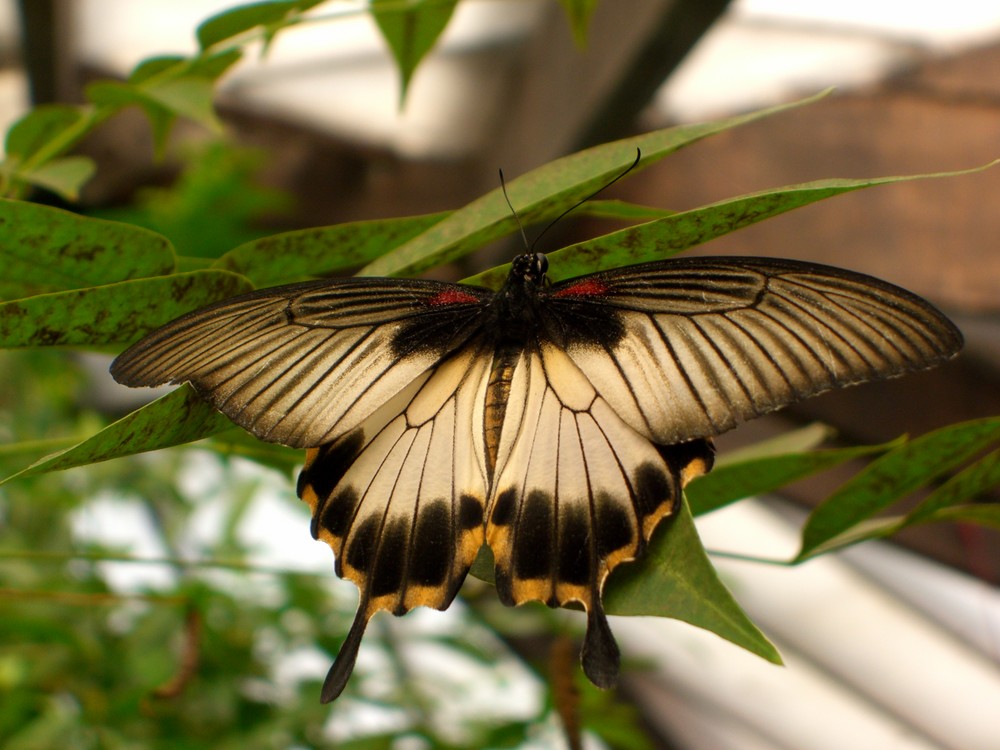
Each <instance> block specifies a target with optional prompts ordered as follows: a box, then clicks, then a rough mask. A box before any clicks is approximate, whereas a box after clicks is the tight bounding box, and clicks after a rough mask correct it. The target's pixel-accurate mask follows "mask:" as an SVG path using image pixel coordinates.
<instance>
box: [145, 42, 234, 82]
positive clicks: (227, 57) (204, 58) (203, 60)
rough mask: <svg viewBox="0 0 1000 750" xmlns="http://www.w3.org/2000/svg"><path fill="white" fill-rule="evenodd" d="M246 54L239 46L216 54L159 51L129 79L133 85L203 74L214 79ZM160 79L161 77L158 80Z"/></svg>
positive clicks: (201, 75)
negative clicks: (156, 55)
mask: <svg viewBox="0 0 1000 750" xmlns="http://www.w3.org/2000/svg"><path fill="white" fill-rule="evenodd" d="M242 57H243V54H242V52H240V50H238V49H230V50H223V51H222V52H218V53H215V54H202V55H198V56H197V57H193V58H192V57H184V56H182V55H160V56H158V57H149V58H146V59H145V60H143V61H142V62H140V63H139V64H138V65H136V66H135V68H133V70H132V72H131V73H130V74H129V77H128V82H129V83H130V84H132V85H133V86H139V87H142V86H148V85H154V86H155V85H157V83H164V82H166V81H172V80H177V79H180V78H202V79H208V80H210V81H214V80H215V79H216V78H218V77H219V76H221V75H222V74H223V73H225V72H226V71H227V70H229V68H230V67H232V66H233V65H235V64H236V63H237V62H239V61H240V59H241V58H242ZM157 79H162V80H160V81H157Z"/></svg>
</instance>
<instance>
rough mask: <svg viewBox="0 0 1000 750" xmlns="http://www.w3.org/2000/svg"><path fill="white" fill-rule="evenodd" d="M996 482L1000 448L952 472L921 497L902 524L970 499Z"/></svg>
mask: <svg viewBox="0 0 1000 750" xmlns="http://www.w3.org/2000/svg"><path fill="white" fill-rule="evenodd" d="M998 484H1000V450H995V451H993V452H992V453H989V454H987V455H986V456H984V457H983V458H981V459H979V460H978V461H976V462H975V463H974V464H972V465H971V466H969V467H967V468H965V469H963V470H962V471H960V472H958V473H957V474H955V475H954V476H953V477H951V478H950V479H948V481H946V482H945V483H944V484H942V485H941V486H940V487H938V488H937V489H935V490H934V491H933V492H932V493H931V494H930V495H928V496H927V497H925V498H924V499H923V500H922V501H921V503H920V504H919V505H918V506H917V507H916V508H914V509H913V510H912V511H911V512H910V513H909V514H908V515H907V516H906V519H905V522H906V525H907V526H910V525H912V524H916V523H920V522H922V521H925V520H932V519H933V518H935V517H936V514H937V513H938V512H939V511H941V510H942V509H944V508H947V507H949V506H952V505H958V504H960V503H964V502H968V501H970V500H974V499H975V498H976V497H977V496H979V495H981V494H983V493H984V492H986V491H987V490H991V489H993V488H994V487H996V486H997V485H998Z"/></svg>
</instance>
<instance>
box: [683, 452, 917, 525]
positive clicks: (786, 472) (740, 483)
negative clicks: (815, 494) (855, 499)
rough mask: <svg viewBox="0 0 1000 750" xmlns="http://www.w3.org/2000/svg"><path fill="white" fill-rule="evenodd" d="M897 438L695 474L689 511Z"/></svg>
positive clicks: (774, 485) (769, 488)
mask: <svg viewBox="0 0 1000 750" xmlns="http://www.w3.org/2000/svg"><path fill="white" fill-rule="evenodd" d="M898 445H899V441H896V442H893V443H886V444H885V445H866V446H860V447H852V448H839V449H835V450H825V451H815V452H812V453H793V454H789V455H784V456H767V457H764V458H758V459H754V460H750V461H743V462H740V463H735V464H729V465H726V466H720V467H719V468H717V469H715V470H714V471H712V472H711V473H709V474H706V475H704V476H701V477H698V478H697V479H696V480H694V481H693V482H691V485H690V486H689V487H688V488H687V496H688V500H689V501H690V503H691V511H692V512H693V513H694V514H695V515H701V514H703V513H708V512H710V511H713V510H718V509H719V508H722V507H724V506H726V505H729V504H730V503H733V502H736V501H737V500H742V499H743V498H745V497H750V496H752V495H760V494H764V493H766V492H773V491H774V490H776V489H778V488H779V487H784V486H785V485H787V484H791V483H792V482H795V481H798V480H799V479H804V478H805V477H809V476H812V475H813V474H819V473H820V472H823V471H826V470H827V469H832V468H833V467H834V466H839V465H840V464H842V463H844V462H845V461H850V460H851V459H854V458H861V457H863V456H870V455H872V454H875V453H883V452H885V451H887V450H889V449H891V448H892V447H894V446H898Z"/></svg>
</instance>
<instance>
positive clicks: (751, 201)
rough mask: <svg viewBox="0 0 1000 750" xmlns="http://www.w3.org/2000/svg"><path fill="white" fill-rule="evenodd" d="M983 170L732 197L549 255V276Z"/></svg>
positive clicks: (651, 255) (674, 249)
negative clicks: (860, 194) (857, 196)
mask: <svg viewBox="0 0 1000 750" xmlns="http://www.w3.org/2000/svg"><path fill="white" fill-rule="evenodd" d="M984 168H985V167H977V168H974V169H971V170H962V171H958V172H939V173H934V174H918V175H905V176H898V177H879V178H876V179H863V180H850V179H830V180H818V181H815V182H807V183H803V184H800V185H789V186H787V187H780V188H775V189H771V190H765V191H761V192H758V193H752V194H750V195H744V196H740V197H737V198H730V199H727V200H724V201H720V202H718V203H713V204H711V205H708V206H703V207H700V208H695V209H692V210H690V211H684V212H682V213H677V214H674V215H672V216H667V217H666V218H663V219H658V220H656V221H651V222H647V223H645V224H640V225H639V226H635V227H629V228H627V229H622V230H620V231H618V232H614V233H612V234H608V235H605V236H603V237H598V238H597V239H593V240H587V241H585V242H580V243H578V244H576V245H571V246H569V247H565V248H563V249H561V250H557V251H555V252H553V253H549V255H548V258H549V263H550V272H549V276H550V277H551V278H552V280H553V281H558V280H560V279H566V278H571V277H573V276H580V275H582V274H585V273H592V272H594V271H598V270H601V269H604V268H614V267H617V266H624V265H631V264H634V263H642V262H645V261H651V260H660V259H662V258H667V257H670V256H672V255H676V254H677V253H679V252H681V251H683V250H686V249H688V248H689V247H694V246H695V245H702V244H704V243H706V242H708V241H709V240H713V239H715V238H717V237H721V236H723V235H726V234H729V233H731V232H735V231H736V230H737V229H743V228H744V227H748V226H751V225H753V224H756V223H757V222H760V221H763V220H764V219H769V218H771V217H772V216H777V215H779V214H782V213H785V212H786V211H791V210H792V209H795V208H801V207H802V206H807V205H809V204H811V203H816V202H817V201H821V200H826V199H827V198H832V197H834V196H837V195H841V194H843V193H850V192H853V191H855V190H863V189H865V188H870V187H876V186H878V185H889V184H892V183H896V182H909V181H911V180H924V179H931V178H936V177H955V176H957V175H962V174H969V173H971V172H977V171H979V170H981V169H984Z"/></svg>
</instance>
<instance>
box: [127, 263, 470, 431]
mask: <svg viewBox="0 0 1000 750" xmlns="http://www.w3.org/2000/svg"><path fill="white" fill-rule="evenodd" d="M456 290H458V292H456ZM489 297H490V293H489V292H487V291H486V290H482V289H476V288H473V287H459V286H456V285H453V284H443V283H438V282H431V281H421V280H412V279H411V280H406V279H400V280H395V279H343V280H338V281H320V282H307V283H304V284H295V285H290V286H286V287H279V288H276V289H270V290H261V291H259V292H253V293H251V294H249V295H244V296H243V297H239V298H236V299H234V300H229V301H227V302H223V303H221V304H219V305H214V306H212V307H209V308H205V309H204V310H200V311H197V312H194V313H191V314H189V315H187V316H184V317H182V318H179V319H178V320H176V321H174V322H173V323H170V324H168V325H166V326H164V327H163V328H160V329H159V330H157V331H156V332H154V333H153V334H151V335H150V336H148V337H146V338H145V339H143V340H142V341H140V342H139V343H138V344H136V345H135V346H133V347H132V348H130V349H129V350H127V351H126V352H125V353H123V354H122V355H121V356H120V357H119V358H118V359H117V360H116V361H115V363H114V365H113V366H112V374H113V375H114V376H115V378H116V379H117V380H118V381H119V382H122V383H125V384H126V385H160V384H163V383H181V382H185V381H186V382H190V383H191V384H192V385H193V386H194V387H195V388H196V389H197V390H198V392H199V393H201V394H202V395H203V396H204V397H205V398H206V399H208V401H209V402H211V403H212V404H213V405H214V406H215V407H216V408H218V409H219V410H220V411H222V412H223V413H224V414H225V415H226V416H228V417H229V418H230V419H232V420H233V421H234V422H236V423H237V424H238V425H240V426H241V427H244V428H245V429H247V430H249V431H250V432H252V433H254V434H255V435H257V436H258V437H260V438H262V439H264V440H269V441H272V442H277V443H282V444H284V445H289V446H292V447H298V448H303V447H314V446H319V445H324V444H326V443H330V442H332V441H334V440H335V439H337V438H338V437H340V436H342V435H344V434H346V433H348V432H350V431H351V430H353V429H354V428H355V427H357V426H358V425H359V424H361V422H363V421H364V420H365V419H366V418H367V417H368V416H369V415H371V413H372V412H374V411H375V410H376V409H377V408H378V407H380V406H382V404H384V403H385V402H386V401H388V400H389V399H391V398H392V397H393V396H395V395H396V394H397V393H399V391H401V390H402V389H403V388H405V387H406V386H407V385H408V384H409V383H410V382H412V381H413V380H414V379H415V378H416V377H418V376H419V375H420V374H421V373H423V372H424V371H426V370H427V369H428V368H430V367H432V366H434V365H435V364H437V363H438V362H439V361H440V360H441V358H442V357H443V356H445V355H447V354H448V352H450V351H452V350H454V349H455V348H457V347H458V346H460V345H461V343H462V342H463V341H464V339H465V338H466V337H467V336H468V335H470V334H471V332H472V331H473V330H474V325H470V321H474V320H475V315H476V313H477V312H479V311H480V310H481V309H482V306H483V304H484V303H485V301H487V300H488V299H489Z"/></svg>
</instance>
